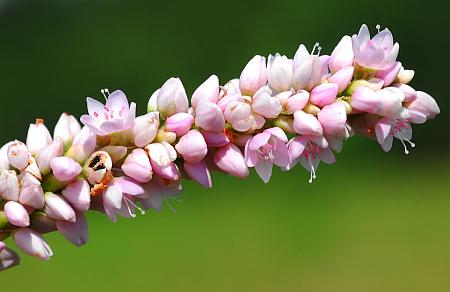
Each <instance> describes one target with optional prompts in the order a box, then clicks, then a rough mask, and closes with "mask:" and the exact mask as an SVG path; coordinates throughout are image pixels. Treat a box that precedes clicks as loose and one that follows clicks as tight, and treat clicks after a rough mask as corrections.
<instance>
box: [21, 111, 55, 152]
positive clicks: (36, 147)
mask: <svg viewBox="0 0 450 292" xmlns="http://www.w3.org/2000/svg"><path fill="white" fill-rule="evenodd" d="M51 142H52V136H51V135H50V132H49V131H48V129H47V127H46V126H45V125H44V120H41V119H37V120H36V123H35V124H30V127H29V128H28V134H27V143H26V144H27V147H28V150H29V151H30V152H31V153H32V154H37V153H38V152H39V151H41V150H42V149H43V148H45V146H47V145H48V144H50V143H51Z"/></svg>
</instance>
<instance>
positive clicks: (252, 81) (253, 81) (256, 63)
mask: <svg viewBox="0 0 450 292" xmlns="http://www.w3.org/2000/svg"><path fill="white" fill-rule="evenodd" d="M266 84H267V71H266V59H265V58H264V57H261V56H259V55H256V56H254V57H253V58H252V59H251V60H250V61H249V62H248V63H247V65H245V68H244V70H242V73H241V77H240V78H239V88H240V90H241V92H242V94H243V95H247V96H253V94H255V92H256V91H257V90H258V89H259V88H261V87H263V86H265V85H266Z"/></svg>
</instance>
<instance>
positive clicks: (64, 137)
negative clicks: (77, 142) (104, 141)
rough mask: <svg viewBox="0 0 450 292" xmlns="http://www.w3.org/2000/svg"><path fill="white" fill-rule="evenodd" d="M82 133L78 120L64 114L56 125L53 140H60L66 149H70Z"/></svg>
mask: <svg viewBox="0 0 450 292" xmlns="http://www.w3.org/2000/svg"><path fill="white" fill-rule="evenodd" d="M80 131H81V126H80V123H78V121H77V119H76V118H75V117H74V116H72V115H69V114H68V113H63V114H62V115H61V116H60V117H59V120H58V122H57V123H56V125H55V130H54V131H53V140H58V139H59V140H61V142H62V143H63V144H64V146H65V147H70V145H71V144H72V141H73V139H74V138H75V136H76V135H77V134H78V133H79V132H80ZM66 149H67V148H66Z"/></svg>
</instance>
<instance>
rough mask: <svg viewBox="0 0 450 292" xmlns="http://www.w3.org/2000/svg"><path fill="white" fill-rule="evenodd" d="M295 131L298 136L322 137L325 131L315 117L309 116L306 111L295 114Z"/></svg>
mask: <svg viewBox="0 0 450 292" xmlns="http://www.w3.org/2000/svg"><path fill="white" fill-rule="evenodd" d="M293 128H294V131H295V132H296V133H297V134H302V135H313V136H322V135H323V129H322V126H321V125H320V123H319V121H318V120H317V119H316V117H315V116H313V115H311V114H307V113H305V112H304V111H296V112H295V113H294V123H293Z"/></svg>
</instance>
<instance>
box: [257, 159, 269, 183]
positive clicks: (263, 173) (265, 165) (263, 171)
mask: <svg viewBox="0 0 450 292" xmlns="http://www.w3.org/2000/svg"><path fill="white" fill-rule="evenodd" d="M272 166H273V164H272V162H271V161H269V160H260V161H259V162H258V164H256V165H255V170H256V172H257V173H258V175H259V177H260V178H261V179H262V180H263V182H265V183H268V182H269V180H270V177H271V176H272Z"/></svg>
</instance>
